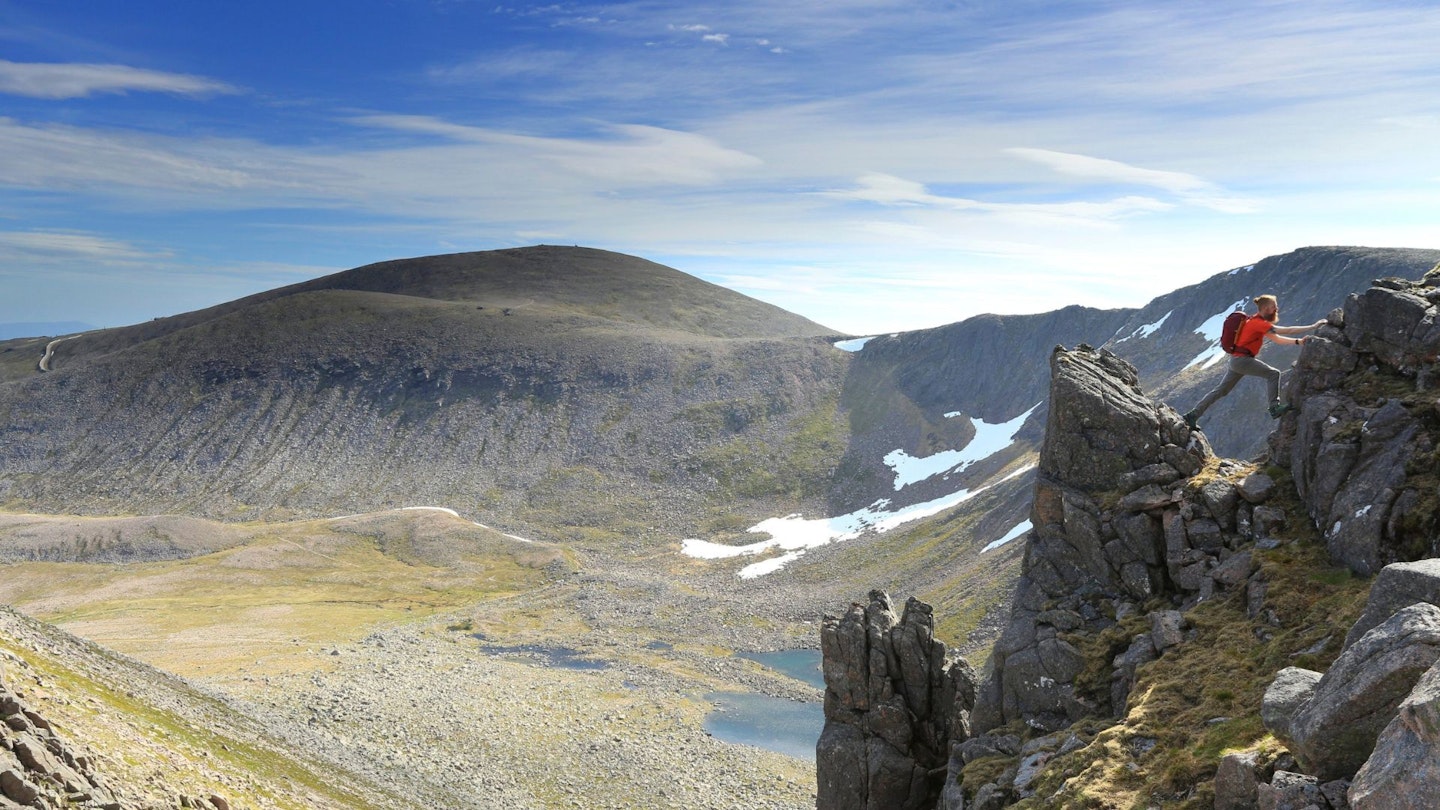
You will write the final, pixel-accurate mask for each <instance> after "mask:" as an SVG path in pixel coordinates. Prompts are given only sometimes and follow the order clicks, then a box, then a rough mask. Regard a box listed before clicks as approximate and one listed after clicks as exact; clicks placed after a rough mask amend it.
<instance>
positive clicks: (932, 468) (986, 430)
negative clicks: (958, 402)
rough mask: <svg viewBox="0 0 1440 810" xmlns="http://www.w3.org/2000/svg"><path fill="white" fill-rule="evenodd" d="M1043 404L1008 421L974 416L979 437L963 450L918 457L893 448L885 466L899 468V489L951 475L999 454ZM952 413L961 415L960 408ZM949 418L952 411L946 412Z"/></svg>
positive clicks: (976, 434) (897, 475)
mask: <svg viewBox="0 0 1440 810" xmlns="http://www.w3.org/2000/svg"><path fill="white" fill-rule="evenodd" d="M1038 407H1040V403H1038V402H1037V403H1035V404H1034V405H1031V406H1030V410H1028V411H1026V412H1024V413H1022V414H1020V415H1019V416H1017V417H1015V418H1014V419H1011V420H1010V421H1008V422H1000V423H998V424H990V423H989V422H986V421H984V420H981V419H972V420H971V423H972V424H973V425H974V426H975V437H974V438H973V439H971V440H970V442H969V443H968V444H966V445H965V446H964V447H963V448H961V449H959V450H945V451H943V452H940V453H936V454H934V455H932V456H924V457H922V458H917V457H915V456H912V455H910V454H909V453H907V452H905V451H904V450H892V451H890V452H889V453H887V454H886V455H885V458H884V461H885V465H886V466H887V467H889V468H890V469H892V470H894V471H895V490H896V491H897V492H898V491H899V490H901V489H904V488H905V487H906V486H909V485H910V484H914V483H916V482H918V481H924V480H925V479H927V478H933V477H935V476H937V475H949V474H952V473H958V472H961V471H963V470H965V469H966V468H967V467H969V466H970V465H971V464H974V463H975V462H977V461H983V460H984V459H987V458H989V457H991V456H993V455H995V454H996V453H998V452H1000V451H1001V450H1004V449H1005V448H1007V447H1009V446H1010V445H1011V444H1012V443H1014V441H1015V436H1016V434H1018V433H1019V432H1020V428H1022V427H1024V425H1025V420H1026V419H1029V418H1030V414H1032V413H1034V412H1035V409H1036V408H1038ZM951 413H954V414H957V415H958V413H959V412H958V411H952V412H951ZM945 415H946V416H947V417H949V416H950V415H951V414H945Z"/></svg>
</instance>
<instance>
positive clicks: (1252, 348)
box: [1235, 315, 1275, 357]
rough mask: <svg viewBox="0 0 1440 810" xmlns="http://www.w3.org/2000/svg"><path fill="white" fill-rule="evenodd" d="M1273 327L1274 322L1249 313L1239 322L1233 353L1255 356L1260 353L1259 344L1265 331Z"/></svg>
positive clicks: (1263, 340) (1262, 340) (1262, 341)
mask: <svg viewBox="0 0 1440 810" xmlns="http://www.w3.org/2000/svg"><path fill="white" fill-rule="evenodd" d="M1274 328H1275V324H1273V323H1271V322H1269V321H1267V320H1265V319H1264V318H1262V317H1260V316H1259V315H1251V316H1250V317H1249V318H1246V319H1245V323H1242V324H1240V333H1239V334H1238V335H1236V336H1235V353H1236V354H1249V355H1250V356H1251V357H1255V356H1257V355H1259V354H1260V347H1261V344H1263V343H1264V342H1265V333H1266V332H1269V331H1270V330H1271V329H1274Z"/></svg>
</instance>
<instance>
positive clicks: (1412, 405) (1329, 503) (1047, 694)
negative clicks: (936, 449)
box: [819, 273, 1440, 810]
mask: <svg viewBox="0 0 1440 810" xmlns="http://www.w3.org/2000/svg"><path fill="white" fill-rule="evenodd" d="M1437 287H1440V273H1437V274H1432V275H1431V276H1427V278H1426V279H1424V280H1422V281H1419V282H1407V281H1403V280H1399V279H1382V280H1379V281H1377V282H1376V284H1375V286H1373V287H1372V288H1370V289H1369V290H1367V291H1365V292H1363V293H1359V294H1356V295H1353V296H1351V297H1350V298H1348V299H1347V300H1346V303H1345V305H1344V307H1342V308H1340V309H1337V310H1335V311H1334V312H1333V313H1332V314H1331V316H1330V318H1329V323H1328V325H1327V326H1326V327H1325V328H1324V329H1322V330H1321V332H1320V335H1319V337H1318V338H1317V339H1315V340H1313V341H1310V342H1308V343H1307V344H1306V345H1305V347H1304V349H1303V350H1302V352H1301V354H1300V358H1299V361H1298V363H1297V370H1296V372H1295V373H1294V374H1292V375H1291V376H1290V377H1289V378H1288V379H1287V388H1286V390H1287V396H1288V398H1289V401H1290V402H1291V403H1292V404H1293V405H1294V409H1293V410H1292V412H1291V413H1289V414H1287V415H1286V416H1285V417H1284V419H1283V420H1282V421H1281V424H1280V426H1279V429H1278V430H1277V431H1276V432H1275V433H1274V434H1273V435H1272V436H1271V439H1270V446H1271V448H1272V449H1271V460H1272V461H1273V462H1274V463H1277V464H1281V465H1283V466H1285V467H1289V468H1290V471H1291V473H1292V474H1293V480H1294V486H1295V488H1296V490H1297V491H1298V495H1299V497H1300V503H1301V504H1302V506H1303V508H1304V510H1305V512H1307V514H1304V515H1295V514H1290V515H1287V514H1285V512H1284V511H1282V510H1280V509H1277V508H1275V507H1273V506H1270V505H1268V504H1269V502H1270V500H1271V498H1272V496H1273V494H1274V491H1275V487H1276V482H1275V480H1274V479H1273V478H1272V476H1271V475H1268V474H1266V472H1265V471H1263V470H1261V469H1259V468H1257V467H1256V465H1254V464H1247V463H1241V462H1235V461H1231V460H1226V459H1220V458H1216V457H1215V456H1214V455H1213V454H1212V453H1211V451H1210V449H1209V446H1208V443H1207V442H1206V441H1205V437H1204V436H1203V435H1202V434H1199V433H1198V432H1195V431H1191V430H1189V429H1188V428H1187V427H1186V426H1185V425H1184V423H1183V420H1180V418H1179V416H1178V414H1177V413H1176V412H1175V411H1174V410H1173V409H1172V408H1170V407H1168V406H1166V405H1164V404H1161V403H1156V402H1154V401H1152V400H1150V399H1149V398H1148V397H1147V396H1145V395H1144V393H1143V392H1142V391H1141V390H1140V388H1139V385H1138V375H1137V374H1136V371H1135V369H1134V367H1132V366H1130V365H1129V364H1128V363H1126V362H1125V361H1123V360H1121V359H1120V358H1118V357H1116V356H1114V355H1113V354H1112V353H1110V352H1108V351H1107V350H1103V349H1102V350H1099V351H1097V350H1093V349H1091V348H1089V347H1085V346H1082V347H1080V348H1078V349H1075V350H1073V351H1067V350H1064V349H1061V348H1058V347H1057V349H1056V351H1055V352H1054V354H1053V355H1052V357H1051V370H1052V388H1051V398H1050V402H1051V408H1050V414H1051V416H1050V419H1049V422H1048V424H1047V433H1046V439H1045V443H1044V445H1043V448H1042V451H1041V463H1040V470H1039V472H1038V474H1037V481H1036V485H1035V493H1034V504H1033V507H1032V525H1033V529H1032V531H1031V533H1030V534H1029V536H1028V537H1027V538H1026V543H1027V546H1026V555H1025V562H1024V566H1023V569H1022V575H1021V578H1020V582H1019V585H1018V586H1017V589H1016V594H1015V598H1014V602H1013V605H1012V611H1011V617H1010V623H1009V625H1008V626H1007V627H1006V628H1005V630H1004V631H1003V633H1002V635H1001V637H1000V640H999V641H998V642H997V643H996V645H995V648H994V650H993V652H992V655H991V659H990V662H989V665H988V667H987V670H986V672H985V673H984V677H983V679H982V681H981V683H980V684H979V685H978V688H977V693H976V698H975V701H974V704H973V705H970V704H967V703H965V702H963V701H956V702H954V703H952V704H951V705H950V706H948V707H942V708H941V709H940V710H939V711H938V714H939V715H940V716H945V715H946V713H947V712H953V713H954V714H955V716H956V717H959V718H961V719H959V720H956V721H953V722H951V723H950V725H949V727H950V730H951V736H950V738H949V740H948V744H949V747H950V750H951V760H950V764H949V768H948V771H942V770H934V769H932V770H929V771H927V772H926V779H927V780H928V781H927V782H926V784H925V789H924V795H925V796H926V797H938V799H932V801H935V802H936V803H935V804H933V805H929V804H925V803H924V802H918V803H915V804H913V805H906V806H916V807H921V806H937V807H940V808H945V809H946V810H961V808H976V807H979V808H995V807H1001V806H1007V805H1010V804H1015V803H1020V804H1022V805H1025V806H1032V805H1031V804H1030V802H1040V806H1046V803H1047V802H1048V803H1051V804H1053V803H1054V802H1056V801H1065V800H1067V799H1069V800H1075V801H1084V800H1085V799H1084V798H1083V797H1082V796H1079V795H1071V794H1067V793H1065V792H1064V788H1063V786H1062V789H1061V791H1060V792H1057V793H1055V794H1053V795H1049V796H1048V797H1047V796H1046V795H1040V794H1037V793H1036V785H1037V784H1039V783H1041V782H1042V781H1043V779H1042V775H1043V772H1044V769H1045V764H1046V763H1047V762H1048V761H1050V760H1052V759H1055V760H1057V761H1058V759H1059V758H1060V757H1061V756H1062V755H1063V754H1065V753H1069V752H1073V751H1076V750H1081V749H1084V748H1085V747H1086V746H1087V745H1088V744H1090V742H1091V741H1092V739H1094V737H1093V734H1094V729H1093V727H1090V728H1085V729H1082V728H1081V723H1080V721H1082V720H1093V719H1095V718H1111V719H1112V720H1114V719H1120V718H1124V717H1125V716H1126V713H1127V711H1126V710H1127V703H1128V702H1129V700H1130V697H1131V690H1132V689H1133V688H1134V687H1135V686H1136V684H1137V682H1138V681H1139V680H1140V679H1141V678H1143V676H1144V673H1145V672H1146V667H1147V665H1148V664H1150V663H1151V662H1154V661H1157V660H1158V659H1160V658H1161V657H1163V656H1165V655H1166V654H1167V652H1169V651H1171V650H1175V649H1181V648H1183V645H1185V644H1186V643H1187V642H1188V641H1189V640H1190V639H1191V638H1192V637H1193V635H1194V631H1193V630H1192V629H1190V628H1189V618H1188V611H1189V610H1191V609H1193V608H1194V607H1195V606H1197V605H1200V604H1203V603H1206V602H1209V601H1212V600H1217V599H1220V598H1233V599H1239V600H1242V602H1243V604H1244V606H1245V611H1246V614H1247V615H1248V616H1249V617H1250V618H1251V619H1253V620H1256V621H1257V622H1258V623H1259V624H1260V625H1261V626H1263V625H1264V624H1265V623H1267V622H1268V623H1271V624H1278V623H1279V622H1280V621H1282V618H1281V617H1280V616H1278V615H1276V611H1275V610H1274V609H1273V608H1272V607H1271V603H1270V596H1271V595H1270V594H1269V593H1268V588H1269V582H1268V581H1267V579H1266V576H1265V572H1264V569H1263V568H1262V566H1261V565H1260V564H1259V557H1260V556H1261V555H1262V554H1264V553H1265V552H1267V551H1268V550H1270V549H1274V548H1276V547H1277V546H1278V545H1280V544H1281V543H1283V542H1287V541H1284V540H1282V539H1278V538H1276V537H1274V536H1273V531H1274V530H1275V529H1276V528H1277V527H1280V526H1284V525H1285V523H1286V521H1287V520H1288V521H1296V520H1300V521H1303V520H1306V518H1309V519H1310V520H1313V521H1314V522H1315V523H1316V524H1318V526H1319V528H1320V530H1321V533H1322V536H1323V538H1324V542H1325V544H1326V547H1327V549H1328V551H1329V553H1330V555H1331V556H1332V557H1333V559H1335V560H1336V561H1337V562H1340V563H1343V564H1344V565H1346V566H1348V567H1349V568H1350V569H1351V570H1353V571H1354V572H1355V573H1356V574H1357V575H1360V576H1374V575H1377V574H1378V576H1377V577H1376V580H1375V584H1374V586H1373V587H1372V588H1371V589H1370V593H1371V596H1370V599H1369V601H1368V602H1367V604H1366V607H1365V612H1364V614H1363V615H1362V617H1361V619H1360V620H1359V621H1358V622H1356V624H1355V625H1354V626H1353V627H1341V628H1336V629H1335V632H1334V633H1332V636H1335V635H1336V634H1337V633H1338V634H1339V635H1342V636H1346V640H1345V642H1344V645H1343V647H1342V649H1341V652H1340V654H1339V656H1338V657H1337V658H1335V660H1334V663H1333V664H1332V665H1331V666H1330V667H1329V669H1328V670H1327V671H1326V672H1323V673H1321V672H1318V671H1311V670H1305V669H1302V668H1299V667H1289V668H1286V669H1283V670H1281V671H1279V672H1278V673H1276V676H1275V679H1274V682H1273V684H1272V685H1271V688H1270V689H1269V690H1268V691H1267V692H1266V694H1265V698H1264V705H1263V709H1262V712H1261V714H1262V715H1263V718H1262V719H1263V721H1264V723H1265V726H1266V727H1267V728H1268V729H1269V730H1270V731H1271V732H1272V733H1274V734H1275V736H1276V737H1277V738H1279V739H1280V740H1281V741H1282V743H1283V744H1284V745H1285V746H1286V747H1287V748H1288V749H1289V750H1288V751H1281V752H1280V753H1279V754H1276V753H1275V752H1268V753H1265V754H1263V755H1262V754H1260V753H1257V752H1243V753H1239V754H1232V755H1229V756H1227V757H1225V758H1224V759H1223V760H1222V761H1221V762H1218V763H1216V766H1215V770H1214V774H1215V776H1214V780H1213V783H1212V784H1210V785H1208V786H1207V787H1206V792H1205V794H1204V795H1209V796H1213V803H1214V806H1215V807H1217V808H1222V807H1223V808H1237V809H1238V808H1254V807H1265V808H1276V807H1294V808H1301V807H1307V806H1313V807H1317V808H1321V809H1322V810H1324V809H1325V808H1341V807H1350V806H1353V807H1365V808H1381V807H1429V806H1432V804H1431V803H1432V802H1433V797H1434V796H1435V795H1436V794H1437V792H1440V781H1437V778H1440V773H1437V771H1436V769H1435V768H1434V767H1433V763H1434V762H1435V761H1440V760H1437V755H1440V732H1437V729H1440V723H1437V721H1436V718H1437V717H1440V686H1437V685H1440V665H1437V663H1436V662H1437V660H1440V568H1437V566H1440V560H1436V559H1433V558H1434V557H1435V555H1436V552H1435V547H1434V542H1435V540H1434V538H1435V531H1434V529H1435V515H1436V500H1437V498H1440V491H1437V489H1436V485H1435V481H1434V480H1433V478H1432V476H1433V470H1434V469H1435V467H1434V462H1433V459H1432V458H1431V455H1432V454H1433V452H1434V447H1435V442H1434V438H1433V437H1434V436H1435V435H1436V434H1435V427H1436V424H1437V418H1436V414H1437V410H1436V405H1435V399H1434V396H1433V394H1430V393H1427V392H1429V391H1431V390H1432V388H1431V386H1432V382H1431V380H1432V374H1433V372H1434V364H1435V361H1436V357H1437V349H1440V328H1437V327H1436V325H1435V323H1436V316H1437V310H1436V303H1440V290H1437V289H1436V288H1437ZM1232 594H1233V597H1232V596H1230V595H1232ZM876 601H877V600H876V598H875V597H873V596H872V605H873V604H875V603H876ZM912 611H913V612H916V613H925V611H924V610H923V606H915V607H913V608H910V609H907V614H909V613H911V612H912ZM855 612H856V608H852V610H851V614H850V616H847V619H845V620H840V619H834V618H832V619H830V620H828V621H827V624H826V628H827V632H828V631H829V629H830V628H831V627H832V626H834V627H836V628H839V627H842V626H845V625H846V624H847V622H848V624H850V625H853V624H854V623H855V619H854V618H853V617H854V616H855V615H856V613H855ZM862 612H863V611H862ZM1137 615H1138V616H1144V618H1145V622H1144V623H1143V627H1144V628H1145V631H1144V632H1140V633H1138V634H1135V635H1133V636H1132V637H1130V640H1129V643H1128V645H1124V646H1120V647H1118V648H1117V647H1115V646H1113V645H1112V646H1111V647H1110V649H1111V650H1114V651H1115V653H1114V655H1113V658H1108V659H1107V660H1104V661H1096V660H1094V658H1093V657H1087V655H1086V653H1085V652H1084V650H1090V651H1091V652H1090V655H1091V656H1093V654H1094V653H1093V649H1094V648H1093V646H1091V643H1090V642H1091V641H1092V640H1093V639H1096V638H1099V637H1100V635H1101V634H1102V633H1106V632H1111V633H1113V632H1114V629H1115V628H1117V627H1120V626H1134V619H1135V617H1136V616H1137ZM1127 620H1128V621H1127ZM872 624H875V623H873V622H872ZM884 624H885V622H880V623H878V625H876V626H877V627H883V626H884ZM1347 631H1348V635H1347ZM852 632H853V631H852ZM1257 632H1258V631H1257ZM872 635H874V634H873V632H872ZM822 637H823V636H822ZM826 652H827V662H826V674H827V687H828V688H827V703H828V702H829V701H830V700H832V699H833V698H832V695H831V694H830V693H831V692H834V693H836V695H837V696H838V695H839V694H841V693H843V690H846V689H850V688H852V686H851V681H850V679H848V678H846V677H842V674H843V673H847V672H850V671H852V670H853V669H854V668H855V667H856V666H858V665H860V664H861V662H862V660H863V659H861V658H857V657H855V655H856V652H855V649H854V647H853V645H852V647H851V648H849V649H848V650H847V649H845V648H841V647H836V646H834V645H830V646H827V647H826ZM831 655H834V656H837V657H838V658H837V660H836V661H835V662H833V663H832V662H831V661H830V660H829V659H828V656H831ZM845 656H849V657H845ZM883 658H884V657H883V656H882V659H883ZM872 660H873V654H872ZM877 672H878V673H884V674H886V675H887V676H888V677H889V678H890V680H891V682H892V683H895V684H897V686H896V687H895V691H896V692H897V693H900V692H904V691H906V690H905V689H902V688H901V687H900V686H899V685H898V684H902V683H906V684H908V681H906V680H905V675H904V673H903V671H901V670H898V669H896V668H894V667H893V666H891V667H888V668H887V667H880V668H879V669H876V667H875V666H874V665H873V664H872V666H871V675H872V677H874V676H875V674H876V673H877ZM832 673H834V674H835V675H836V677H835V678H834V679H833V680H832V679H831V675H832ZM907 688H908V687H907ZM957 691H959V692H963V690H957ZM919 716H920V715H918V714H917V715H916V717H919ZM842 720H843V719H837V718H834V717H832V716H831V714H830V713H829V712H827V731H826V737H830V738H836V737H840V736H841V735H842V734H844V735H846V736H850V737H856V736H860V737H862V738H863V744H864V746H865V747H866V748H867V750H871V751H873V750H874V749H875V748H876V747H877V746H881V745H888V746H890V747H892V748H893V749H895V750H894V751H887V752H886V756H887V757H888V758H889V759H892V760H893V759H895V758H896V757H897V756H898V757H905V756H909V757H910V758H911V759H912V760H913V761H914V762H917V763H922V762H929V761H933V757H932V756H931V753H930V752H931V748H932V747H933V743H931V742H928V741H927V742H926V744H925V745H923V746H916V745H915V744H914V743H913V742H912V743H911V745H910V748H909V749H906V748H905V747H904V746H900V745H897V744H896V743H897V741H896V739H895V735H893V734H887V733H884V731H883V730H882V728H881V727H880V725H879V724H877V723H873V722H872V723H870V724H869V726H868V728H867V726H866V725H865V724H863V723H862V724H860V725H859V726H858V728H860V729H861V731H862V732H865V733H864V734H863V735H856V734H855V733H854V732H853V731H835V732H834V733H833V734H832V732H831V730H830V724H836V723H839V722H842ZM852 725H853V724H852ZM837 728H838V726H837ZM822 739H825V737H822ZM1141 742H1143V741H1141ZM1154 744H1155V743H1154V741H1153V740H1152V741H1150V742H1149V745H1152V746H1153V745H1154ZM852 747H854V748H857V750H858V745H855V744H852ZM986 757H998V758H1000V759H1002V760H1003V761H1007V762H1010V763H1012V764H1011V766H1010V767H1009V768H1007V769H1004V770H1003V771H1002V772H998V773H997V772H996V771H995V770H994V769H993V768H991V769H989V770H985V769H976V768H970V769H967V767H966V766H968V765H970V764H971V763H974V762H976V761H977V760H983V759H984V758H986ZM869 761H872V762H873V761H875V757H874V755H873V754H872V755H871V758H870V760H869ZM826 762H829V766H828V767H830V768H832V769H839V768H843V767H845V766H844V765H843V764H842V763H843V762H844V760H842V759H836V758H831V759H829V760H826V759H822V760H821V767H822V770H821V776H820V778H821V784H822V785H823V784H826V782H827V780H829V781H830V782H831V783H841V782H844V781H845V780H847V779H848V780H849V781H850V782H852V783H853V782H857V781H858V782H859V783H860V789H859V790H857V791H855V793H856V795H860V796H866V795H871V793H869V792H873V791H874V790H875V789H876V788H877V786H881V787H883V785H884V780H883V779H877V777H879V776H880V775H881V774H880V773H877V771H876V770H875V769H874V768H871V769H870V770H869V771H867V772H865V773H860V772H858V771H855V770H854V769H853V766H851V770H850V771H849V772H847V773H844V774H841V773H832V774H829V775H827V773H826V772H825V770H824V768H825V767H826V764H825V763H826ZM977 774H984V775H985V777H986V778H985V779H984V781H982V782H980V783H978V784H977V783H975V781H974V778H975V776H976V775H977ZM967 776H968V779H967ZM1046 784H1052V785H1053V784H1055V782H1054V780H1050V781H1049V782H1046ZM915 794H916V791H914V790H912V791H911V794H910V795H915ZM1062 797H1063V798H1062ZM819 806H820V807H821V808H822V810H828V808H831V807H847V808H848V807H876V808H878V807H881V806H886V805H883V804H875V803H870V804H847V803H844V802H837V803H834V804H825V803H822V804H821V805H819ZM895 806H899V805H895ZM1187 806H1191V805H1187Z"/></svg>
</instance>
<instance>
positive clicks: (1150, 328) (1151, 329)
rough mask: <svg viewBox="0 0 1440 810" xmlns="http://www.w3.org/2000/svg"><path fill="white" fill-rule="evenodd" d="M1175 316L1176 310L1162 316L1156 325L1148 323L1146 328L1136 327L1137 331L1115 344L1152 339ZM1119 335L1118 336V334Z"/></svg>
mask: <svg viewBox="0 0 1440 810" xmlns="http://www.w3.org/2000/svg"><path fill="white" fill-rule="evenodd" d="M1174 314H1175V310H1173V309H1172V310H1170V311H1169V312H1167V313H1165V314H1164V315H1162V316H1160V320H1158V321H1155V322H1154V323H1147V324H1145V325H1144V326H1139V327H1136V329H1135V331H1133V332H1131V333H1130V334H1128V335H1126V336H1125V337H1123V338H1120V339H1119V340H1117V341H1115V342H1116V343H1124V342H1125V341H1127V340H1134V339H1135V338H1147V337H1150V336H1151V335H1153V334H1155V333H1156V332H1157V331H1159V330H1160V327H1162V326H1164V325H1165V322H1166V321H1168V320H1170V316H1171V315H1174ZM1117 334H1118V333H1117Z"/></svg>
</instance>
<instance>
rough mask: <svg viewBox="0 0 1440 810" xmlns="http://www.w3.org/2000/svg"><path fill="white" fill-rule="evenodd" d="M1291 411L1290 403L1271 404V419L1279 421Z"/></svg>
mask: <svg viewBox="0 0 1440 810" xmlns="http://www.w3.org/2000/svg"><path fill="white" fill-rule="evenodd" d="M1289 410H1290V403H1288V402H1272V403H1270V418H1271V419H1279V418H1280V417H1282V416H1284V415H1285V412H1286V411H1289Z"/></svg>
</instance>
